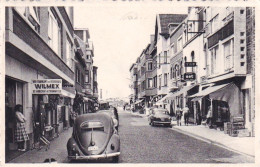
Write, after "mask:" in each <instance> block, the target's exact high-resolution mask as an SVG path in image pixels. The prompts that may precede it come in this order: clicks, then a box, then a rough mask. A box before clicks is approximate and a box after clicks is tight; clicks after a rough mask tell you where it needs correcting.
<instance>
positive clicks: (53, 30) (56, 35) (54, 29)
mask: <svg viewBox="0 0 260 167" xmlns="http://www.w3.org/2000/svg"><path fill="white" fill-rule="evenodd" d="M48 37H49V45H50V47H51V48H52V49H53V51H54V52H55V53H56V54H57V55H58V56H59V57H61V28H60V24H59V21H58V20H57V18H56V17H55V15H54V13H53V12H52V11H49V25H48Z"/></svg>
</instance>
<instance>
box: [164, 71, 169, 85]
mask: <svg viewBox="0 0 260 167" xmlns="http://www.w3.org/2000/svg"><path fill="white" fill-rule="evenodd" d="M167 84H168V75H167V73H164V86H167Z"/></svg>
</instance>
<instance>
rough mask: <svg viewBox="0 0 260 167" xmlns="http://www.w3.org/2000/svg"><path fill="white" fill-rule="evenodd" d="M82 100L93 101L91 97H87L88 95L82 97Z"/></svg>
mask: <svg viewBox="0 0 260 167" xmlns="http://www.w3.org/2000/svg"><path fill="white" fill-rule="evenodd" d="M83 99H84V101H91V102H94V101H93V100H92V99H90V98H88V97H83Z"/></svg>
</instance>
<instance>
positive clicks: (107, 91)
mask: <svg viewBox="0 0 260 167" xmlns="http://www.w3.org/2000/svg"><path fill="white" fill-rule="evenodd" d="M159 13H174V14H178V13H187V8H186V7H179V6H178V7H177V8H176V7H174V3H157V4H155V3H146V4H144V3H134V2H133V3H113V4H111V3H107V4H104V3H103V4H102V6H101V5H100V4H97V3H91V4H88V5H84V6H82V5H81V6H75V7H74V26H75V28H88V29H89V31H90V37H91V40H92V41H93V43H94V56H95V57H94V65H96V66H97V67H98V75H97V77H98V89H99V93H100V89H102V90H103V91H102V92H103V93H102V94H103V99H106V98H109V97H127V96H129V95H130V93H131V91H130V88H129V84H130V73H129V68H130V66H131V64H132V63H134V62H135V61H136V59H137V57H138V56H139V55H140V54H141V52H142V49H144V48H145V47H146V46H147V44H148V43H149V41H150V34H154V27H155V18H156V14H159Z"/></svg>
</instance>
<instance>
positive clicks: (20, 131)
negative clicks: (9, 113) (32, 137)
mask: <svg viewBox="0 0 260 167" xmlns="http://www.w3.org/2000/svg"><path fill="white" fill-rule="evenodd" d="M15 118H16V128H15V131H14V134H15V141H16V142H17V144H18V150H19V151H26V150H25V148H24V147H25V142H26V140H29V136H28V134H27V133H26V131H25V122H26V119H25V117H24V115H23V106H22V105H20V104H18V105H16V106H15Z"/></svg>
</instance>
